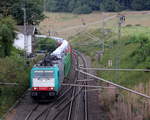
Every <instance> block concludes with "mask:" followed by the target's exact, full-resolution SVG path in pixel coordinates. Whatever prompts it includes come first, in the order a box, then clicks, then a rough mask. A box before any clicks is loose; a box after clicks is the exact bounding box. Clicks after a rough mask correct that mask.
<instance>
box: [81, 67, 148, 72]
mask: <svg viewBox="0 0 150 120" xmlns="http://www.w3.org/2000/svg"><path fill="white" fill-rule="evenodd" d="M80 69H83V70H98V71H137V72H141V71H143V72H150V69H112V68H110V69H109V68H84V67H80Z"/></svg>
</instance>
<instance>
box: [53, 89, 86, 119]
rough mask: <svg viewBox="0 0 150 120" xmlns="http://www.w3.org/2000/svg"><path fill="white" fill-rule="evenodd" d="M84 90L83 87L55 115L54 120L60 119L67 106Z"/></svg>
mask: <svg viewBox="0 0 150 120" xmlns="http://www.w3.org/2000/svg"><path fill="white" fill-rule="evenodd" d="M82 89H83V87H82V88H81V89H80V90H79V91H78V92H77V93H76V94H75V95H74V96H73V97H71V99H70V100H69V101H68V102H67V103H66V104H65V105H64V106H63V107H62V108H61V109H60V110H59V111H58V112H57V113H56V114H55V116H54V117H53V119H52V120H55V119H56V118H57V117H58V115H59V114H60V113H61V112H62V111H63V110H64V109H65V108H66V106H67V105H68V104H69V103H70V102H71V101H72V100H74V99H75V98H76V97H77V96H78V95H79V94H80V93H81V92H82Z"/></svg>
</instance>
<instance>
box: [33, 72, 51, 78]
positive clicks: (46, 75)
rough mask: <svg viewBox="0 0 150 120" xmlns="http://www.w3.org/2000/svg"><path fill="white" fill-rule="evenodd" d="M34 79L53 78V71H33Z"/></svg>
mask: <svg viewBox="0 0 150 120" xmlns="http://www.w3.org/2000/svg"><path fill="white" fill-rule="evenodd" d="M34 78H38V79H40V78H54V72H53V71H45V70H43V71H34Z"/></svg>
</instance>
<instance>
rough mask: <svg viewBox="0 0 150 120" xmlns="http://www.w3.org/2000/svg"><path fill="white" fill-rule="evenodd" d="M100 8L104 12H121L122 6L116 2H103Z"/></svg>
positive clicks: (108, 0)
mask: <svg viewBox="0 0 150 120" xmlns="http://www.w3.org/2000/svg"><path fill="white" fill-rule="evenodd" d="M100 8H101V10H102V11H109V12H112V11H115V12H117V11H120V10H121V5H120V4H119V2H117V1H116V0H103V2H102V3H101V4H100Z"/></svg>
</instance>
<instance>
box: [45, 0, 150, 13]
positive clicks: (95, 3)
mask: <svg viewBox="0 0 150 120" xmlns="http://www.w3.org/2000/svg"><path fill="white" fill-rule="evenodd" d="M45 6H46V11H52V12H72V13H78V14H81V13H83V14H84V13H90V12H92V11H109V12H117V11H122V10H150V0H45Z"/></svg>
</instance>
